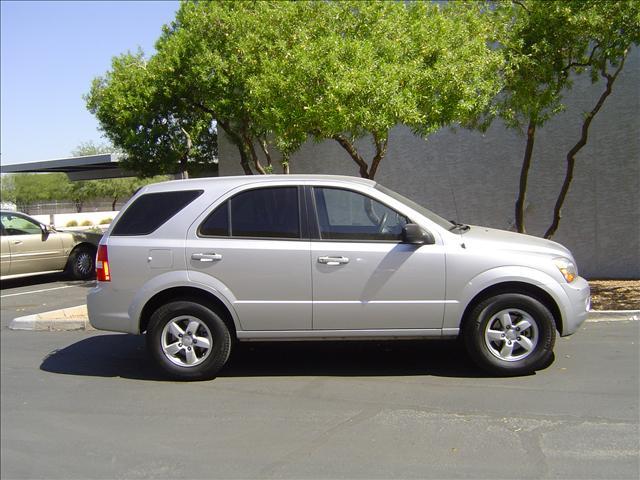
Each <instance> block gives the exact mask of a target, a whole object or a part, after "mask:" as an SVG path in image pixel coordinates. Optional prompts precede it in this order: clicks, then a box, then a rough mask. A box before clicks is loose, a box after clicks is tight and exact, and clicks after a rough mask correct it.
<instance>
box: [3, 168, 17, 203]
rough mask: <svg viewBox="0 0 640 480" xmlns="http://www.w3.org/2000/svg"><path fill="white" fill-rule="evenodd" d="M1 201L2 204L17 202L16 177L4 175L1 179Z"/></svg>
mask: <svg viewBox="0 0 640 480" xmlns="http://www.w3.org/2000/svg"><path fill="white" fill-rule="evenodd" d="M0 201H2V203H14V202H15V201H16V185H15V181H14V176H13V175H11V174H4V173H3V174H2V177H0Z"/></svg>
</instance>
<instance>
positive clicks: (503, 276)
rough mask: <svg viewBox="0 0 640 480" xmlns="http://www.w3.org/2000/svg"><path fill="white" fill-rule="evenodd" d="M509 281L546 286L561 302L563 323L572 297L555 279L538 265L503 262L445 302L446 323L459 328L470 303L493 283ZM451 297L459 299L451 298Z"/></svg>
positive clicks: (539, 286)
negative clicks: (505, 264)
mask: <svg viewBox="0 0 640 480" xmlns="http://www.w3.org/2000/svg"><path fill="white" fill-rule="evenodd" d="M508 282H519V283H526V284H529V285H533V286H535V287H538V288H540V289H541V290H544V291H545V292H546V293H547V294H549V296H551V298H552V299H553V300H554V302H555V303H556V305H557V306H558V309H559V310H560V315H561V316H562V323H564V321H565V319H566V318H567V315H568V313H569V310H570V300H569V297H568V296H567V294H566V293H565V291H564V290H563V288H562V286H561V285H560V284H559V283H558V281H557V280H556V279H554V278H553V277H551V276H550V275H548V274H547V273H545V272H542V271H540V270H536V269H535V268H530V267H520V266H502V267H496V268H491V269H489V270H486V271H484V272H482V273H480V274H478V275H476V276H475V277H473V278H472V279H471V280H469V281H468V282H467V283H466V284H465V285H464V287H463V288H462V291H461V292H460V295H458V298H457V300H458V302H457V303H447V304H446V306H445V318H444V325H443V327H444V328H450V329H451V328H452V329H457V328H460V327H461V323H462V316H463V314H464V312H465V310H466V308H467V306H468V305H469V304H470V303H471V301H473V299H474V298H475V297H476V296H478V295H479V294H480V293H482V292H483V291H485V290H487V289H488V288H490V287H494V286H497V285H500V284H503V283H508ZM452 300H456V299H453V298H452Z"/></svg>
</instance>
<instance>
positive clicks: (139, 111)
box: [86, 51, 217, 176]
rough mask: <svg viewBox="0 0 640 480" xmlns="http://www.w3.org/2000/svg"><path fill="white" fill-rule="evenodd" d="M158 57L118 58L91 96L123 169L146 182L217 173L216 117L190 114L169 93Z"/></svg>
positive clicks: (89, 102)
mask: <svg viewBox="0 0 640 480" xmlns="http://www.w3.org/2000/svg"><path fill="white" fill-rule="evenodd" d="M164 71H165V65H163V64H162V59H161V58H160V57H158V56H156V57H153V58H152V59H151V61H147V59H146V58H145V57H144V54H143V53H142V52H141V51H140V52H138V53H136V54H132V53H125V54H123V55H120V56H119V57H115V58H114V59H113V61H112V68H111V70H110V71H109V72H107V74H106V75H105V76H104V77H98V78H96V79H95V80H94V81H93V84H92V87H91V91H90V92H89V94H88V95H87V96H86V101H87V107H88V108H89V110H90V111H91V112H92V113H93V114H95V115H96V117H97V118H98V121H99V122H100V125H101V127H102V129H103V131H104V132H105V134H106V135H107V137H108V138H109V140H110V141H111V142H112V143H113V144H114V145H115V146H116V147H118V149H120V150H121V151H122V153H123V154H124V158H123V159H122V160H121V162H122V165H123V167H125V168H127V169H129V170H131V171H133V172H135V173H137V174H139V175H142V176H152V175H158V174H171V173H176V172H191V173H197V172H199V171H202V170H206V169H211V168H215V165H214V161H217V132H216V129H215V126H214V124H213V118H212V117H211V115H210V114H207V113H202V112H200V111H197V110H194V109H193V108H188V107H186V106H185V104H184V103H183V102H180V100H179V98H177V97H176V96H175V95H174V93H173V92H172V91H171V90H170V89H169V88H168V86H167V85H166V82H165V81H164V79H165V77H166V76H163V72H164Z"/></svg>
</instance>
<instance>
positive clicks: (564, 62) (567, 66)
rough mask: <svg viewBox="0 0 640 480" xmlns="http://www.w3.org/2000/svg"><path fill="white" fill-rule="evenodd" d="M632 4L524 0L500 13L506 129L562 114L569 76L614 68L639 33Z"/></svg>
mask: <svg viewBox="0 0 640 480" xmlns="http://www.w3.org/2000/svg"><path fill="white" fill-rule="evenodd" d="M639 10H640V8H639V4H638V2H636V1H633V0H620V1H615V2H613V1H612V2H607V1H604V2H603V1H601V0H544V1H542V0H525V1H522V2H503V3H502V4H501V6H500V8H499V9H498V12H499V16H500V17H501V19H500V25H501V26H502V29H501V33H500V35H499V41H500V45H501V51H502V52H503V53H504V56H505V59H506V68H505V82H506V85H505V89H504V92H503V93H504V95H503V96H501V97H499V100H500V102H499V107H500V116H501V117H502V118H503V119H504V120H505V122H506V123H507V125H509V126H511V127H514V128H519V129H522V128H523V127H524V126H525V125H527V124H528V123H530V122H534V123H535V124H536V125H537V126H538V127H540V126H542V125H544V123H545V122H546V121H547V120H549V119H550V118H552V117H553V116H554V115H556V114H557V113H559V112H561V111H563V110H564V108H565V105H564V104H563V95H564V94H565V93H566V91H567V90H569V89H571V87H572V85H573V77H572V75H575V74H581V73H583V72H585V71H588V73H589V75H590V76H591V79H592V81H594V82H596V81H598V80H599V78H600V72H601V71H602V69H603V68H604V69H606V68H608V67H609V66H612V67H614V68H615V67H616V66H617V65H619V63H620V62H621V60H622V58H623V57H624V56H625V55H626V51H627V50H628V49H629V47H630V46H631V45H632V44H634V43H635V44H637V43H638V39H639V36H640V34H639V31H640V14H639V13H638V12H639Z"/></svg>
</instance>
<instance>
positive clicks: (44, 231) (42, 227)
mask: <svg viewBox="0 0 640 480" xmlns="http://www.w3.org/2000/svg"><path fill="white" fill-rule="evenodd" d="M40 230H42V234H43V235H45V236H46V235H49V234H50V233H51V227H50V226H49V225H45V224H44V223H41V224H40Z"/></svg>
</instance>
